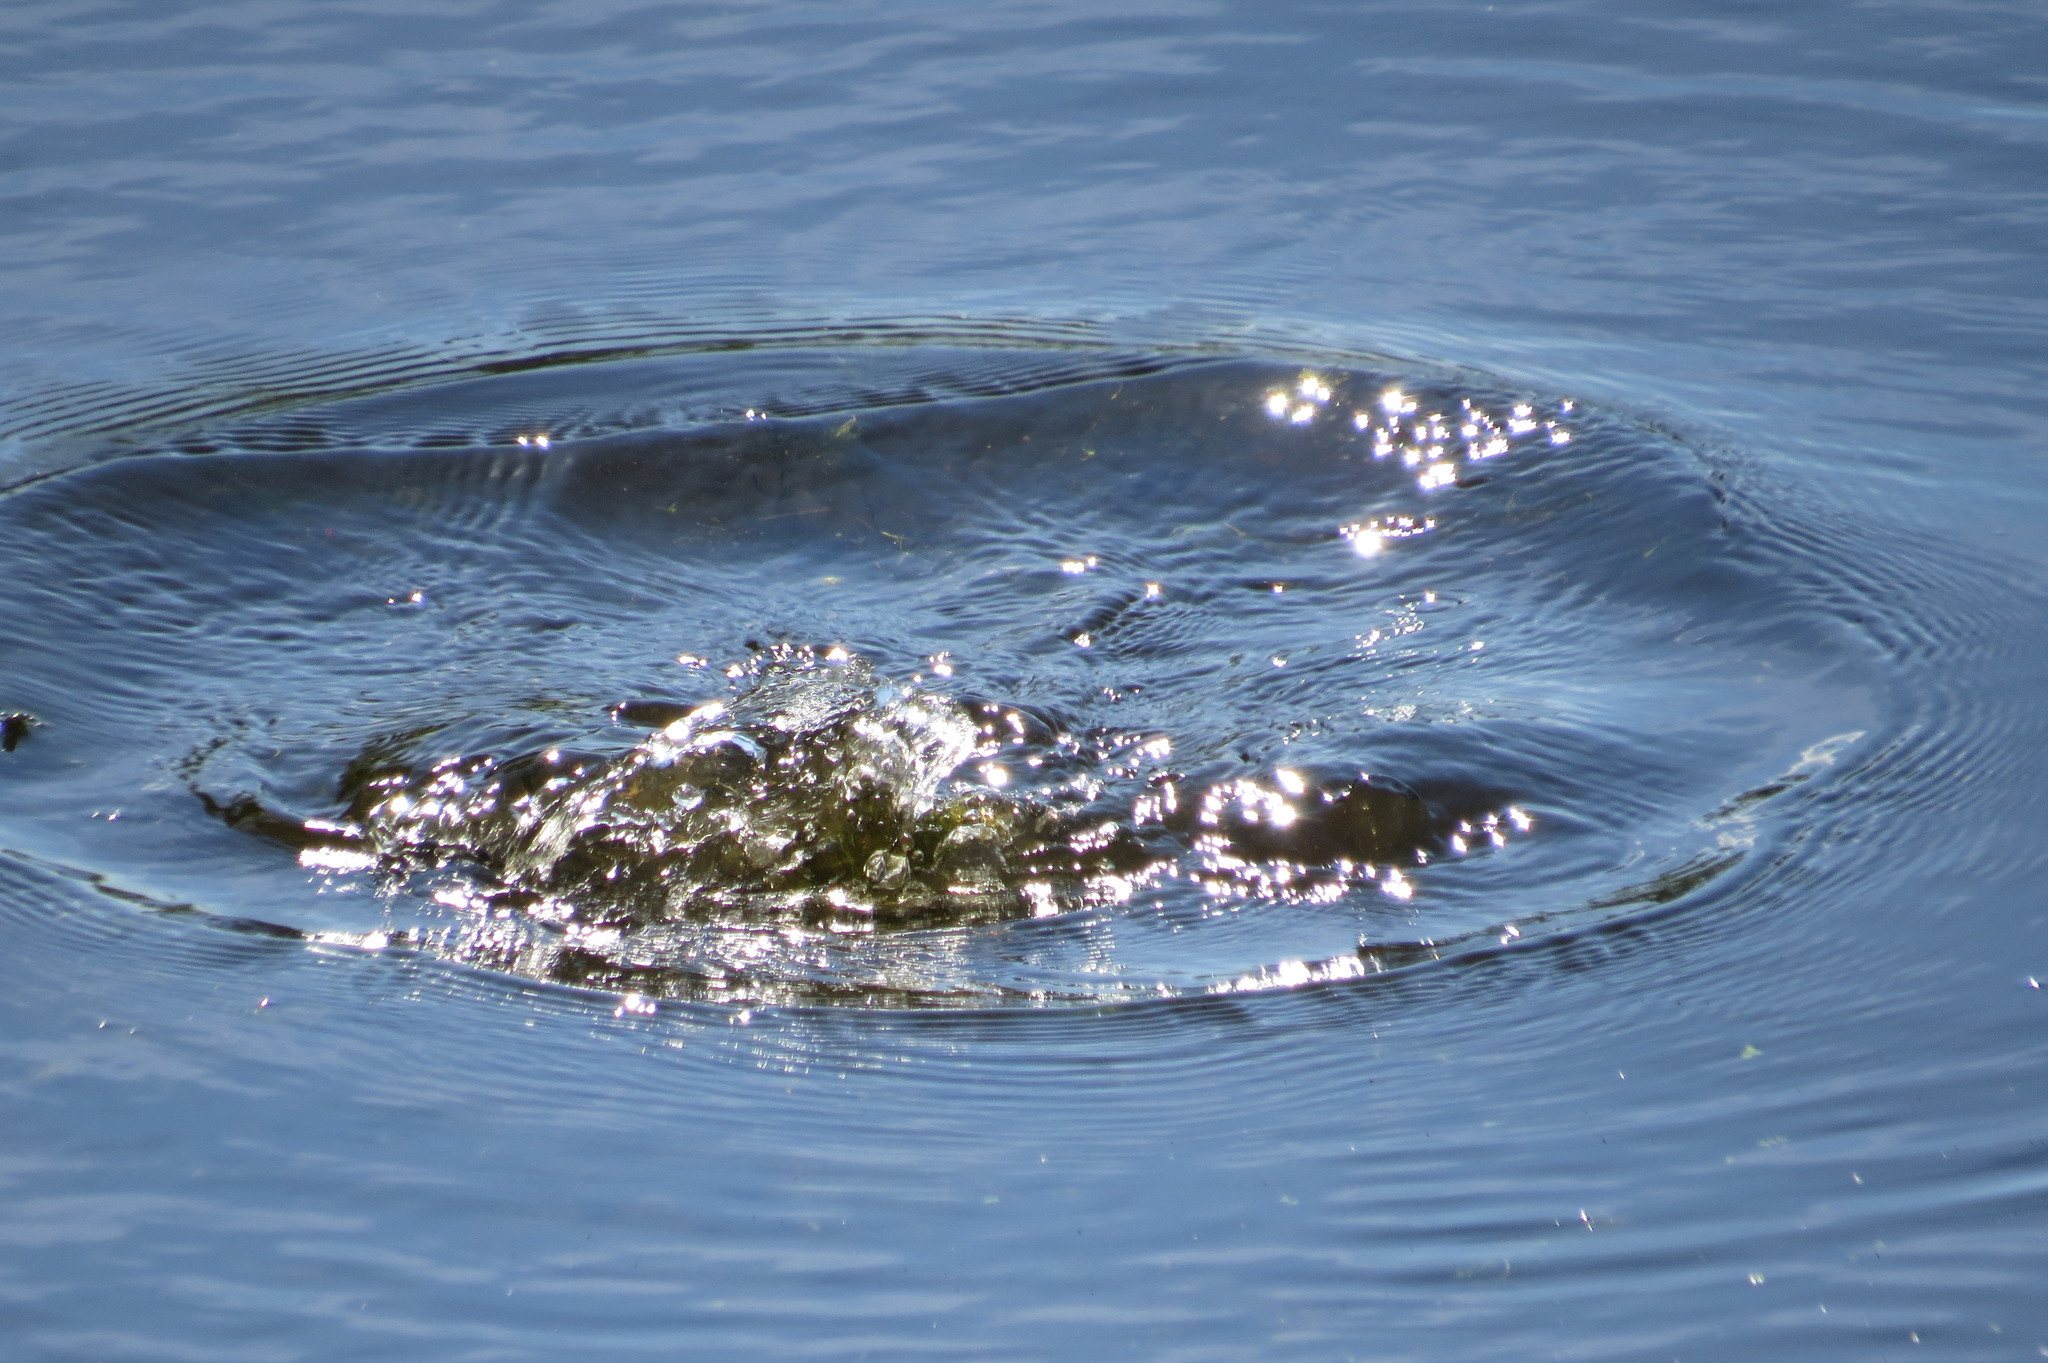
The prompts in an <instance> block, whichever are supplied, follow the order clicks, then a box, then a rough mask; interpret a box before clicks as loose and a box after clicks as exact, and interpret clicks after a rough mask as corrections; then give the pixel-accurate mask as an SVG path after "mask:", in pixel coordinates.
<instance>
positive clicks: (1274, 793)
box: [201, 649, 1444, 932]
mask: <svg viewBox="0 0 2048 1363" xmlns="http://www.w3.org/2000/svg"><path fill="white" fill-rule="evenodd" d="M978 711H979V712H983V713H985V714H994V715H998V716H1000V718H1001V720H1003V721H1007V728H1004V729H1003V730H1002V737H1003V738H1006V739H1008V740H1009V741H1010V742H1011V743H1020V742H1023V741H1024V740H1022V739H1019V738H1017V737H1015V736H1014V735H1016V734H1019V733H1024V732H1030V733H1031V734H1032V736H1033V739H1034V740H1035V742H1036V746H1037V747H1039V748H1040V749H1042V750H1044V751H1046V752H1056V750H1057V749H1058V748H1059V746H1060V741H1061V736H1060V735H1058V734H1057V733H1056V732H1054V731H1053V729H1052V727H1051V726H1050V725H1048V724H1046V723H1045V722H1043V721H1035V722H1032V723H1028V724H1027V722H1026V721H1025V720H1024V719H1023V718H1022V715H1023V712H1021V711H1014V710H1012V711H1004V710H1003V709H1002V708H1001V707H998V706H993V705H987V706H976V705H972V704H969V703H966V702H962V701H959V700H955V699H953V698H950V697H947V696H944V695H940V694H936V693H933V692H930V691H925V690H920V689H917V688H914V687H899V686H897V685H896V684H894V683H892V682H889V681H887V680H886V679H883V678H880V677H878V676H877V674H876V673H875V672H874V670H873V668H872V667H870V666H869V665H868V664H867V663H866V662H864V661H862V660H860V659H858V658H853V657H850V656H847V655H845V654H844V653H843V652H842V651H838V650H835V651H834V652H833V653H832V654H829V655H826V656H824V657H819V656H818V655H816V654H814V653H812V652H810V651H808V650H788V649H784V650H780V651H778V652H777V653H775V654H774V655H773V656H771V657H769V658H768V659H767V660H766V662H765V663H761V664H759V665H757V667H756V669H755V679H754V681H753V684H752V685H751V686H749V687H748V688H747V689H745V690H744V691H741V692H740V693H738V694H736V695H735V696H733V697H732V698H731V699H730V700H725V701H710V702H708V703H704V704H701V705H697V706H695V707H691V708H688V709H684V708H682V707H668V706H662V705H658V704H652V703H639V704H631V705H625V706H620V707H615V709H614V711H613V714H614V716H615V717H619V718H624V719H633V718H649V717H652V718H657V719H659V718H666V717H667V716H669V715H673V716H674V718H672V719H669V721H668V722H667V723H665V724H663V725H662V726H661V727H660V728H658V729H656V730H655V731H653V732H652V733H650V734H648V736H647V737H646V738H645V739H644V740H643V741H641V742H640V743H638V744H637V745H635V746H634V747H632V748H631V749H629V750H628V751H626V752H624V753H622V754H619V755H616V756H612V757H602V756H597V755H592V754H585V753H576V752H572V751H568V750H565V749H562V748H559V747H556V748H548V749H544V750H541V751H538V752H530V753H523V754H520V755H517V756H514V757H510V758H506V759H499V758H496V757H493V756H490V755H462V756H454V757H448V758H444V759H441V760H439V761H435V762H432V763H429V764H427V765H425V766H423V767H416V766H408V765H406V764H404V763H403V762H396V761H389V762H362V763H358V764H356V766H354V767H352V768H351V769H350V772H349V774H348V776H347V777H345V779H344V782H343V788H342V790H341V792H340V794H341V798H342V800H343V801H344V803H345V812H344V813H343V815H342V816H341V817H340V818H336V819H331V820H330V819H307V820H297V819H293V818H291V817H290V816H288V815H282V814H278V813H275V812H273V811H270V810H268V809H265V808H264V807H262V806H261V805H259V804H258V803H257V802H256V801H254V800H253V799H251V798H248V797H243V798H240V799H237V800H234V801H229V802H226V803H222V802H218V801H215V800H214V799H212V798H211V797H208V796H205V795H202V796H201V798H202V799H204V800H206V802H207V804H208V806H209V807H210V808H212V809H213V810H214V812H215V813H216V814H218V815H219V816H220V817H222V818H224V819H225V820H226V821H227V822H229V823H230V824H233V825H235V826H237V827H241V828H245V829H247V830H249V831H251V832H255V833H259V834H262V835H264V836H267V837H270V838H272V839H274V840H277V841H281V842H286V843H288V844H291V845H293V846H295V847H297V848H298V849H299V854H300V859H301V860H302V861H303V862H305V863H306V864H308V865H310V866H324V867H331V868H340V869H347V868H363V869H368V868H372V867H374V868H379V869H381V870H383V871H384V872H386V873H387V874H389V875H392V876H400V877H402V876H406V875H411V874H414V873H417V872H419V871H422V870H452V869H458V868H459V869H461V870H463V871H465V872H466V873H468V874H469V875H471V876H472V877H473V879H474V882H475V883H476V885H477V888H478V889H479V890H481V891H482V894H483V897H484V901H485V902H487V903H488V904H489V905H491V906H492V907H493V908H495V909H499V910H504V909H512V910H516V911H518V912H520V913H522V914H524V915H526V916H528V917H531V918H534V919H538V920H541V921H544V922H546V921H552V922H556V923H564V924H576V925H579V926H581V927H585V928H590V927H598V928H608V929H616V930H620V931H623V932H630V931H632V930H634V929H639V928H647V927H654V926H658V925H662V924H668V923H675V922H683V921H694V922H700V923H713V924H721V923H722V924H728V925H735V926H739V925H749V924H752V925H759V924H766V923H777V922H781V923H789V924H793V925H800V926H803V927H807V928H822V929H827V930H832V931H837V932H873V931H891V930H904V929H911V928H920V927H935V926H959V925H966V924H972V923H978V922H995V921H1002V920H1006V919H1013V918H1023V917H1045V916H1049V915H1053V914H1058V913H1061V912H1065V911H1068V910H1071V909H1076V908H1082V907H1087V906H1089V905H1091V904H1099V903H1107V902H1118V901H1121V900H1123V899H1126V898H1128V897H1129V895H1130V894H1131V893H1132V891H1133V890H1134V888H1136V887H1137V886H1139V885H1141V884H1143V883H1144V882H1146V881H1147V880H1149V879H1151V878H1153V877H1156V876H1159V875H1165V874H1186V875H1189V876H1191V877H1194V878H1196V879H1198V880H1202V881H1204V882H1205V883H1208V884H1211V885H1212V886H1215V887H1218V888H1219V889H1221V890H1223V891H1226V892H1227V891H1228V890H1230V889H1233V888H1235V889H1237V890H1241V891H1248V892H1249V891H1261V892H1270V891H1274V890H1285V889H1287V888H1288V887H1294V888H1295V889H1297V890H1299V889H1301V888H1303V887H1307V886H1311V885H1318V884H1319V885H1323V886H1329V885H1331V884H1333V883H1353V882H1357V881H1360V880H1365V879H1372V878H1374V877H1376V876H1378V875H1380V874H1382V873H1383V872H1386V871H1390V870H1391V871H1392V873H1393V874H1394V875H1395V876H1396V878H1398V874H1399V872H1398V870H1397V869H1394V868H1397V867H1398V866H1400V865H1410V866H1412V865H1414V864H1415V863H1417V862H1418V861H1422V860H1426V859H1427V858H1428V856H1429V855H1430V853H1431V851H1432V849H1434V848H1436V847H1438V846H1440V845H1441V844H1442V843H1443V841H1444V839H1443V837H1442V835H1441V834H1440V833H1439V831H1438V829H1437V827H1436V821H1433V820H1432V818H1431V816H1430V812H1429V810H1428V808H1427V806H1426V805H1425V803H1424V802H1423V800H1422V799H1421V797H1419V796H1418V795H1416V794H1415V793H1414V792H1413V791H1410V790H1408V789H1407V788H1406V787H1402V786H1398V785H1395V784H1392V783H1389V782H1385V781H1375V780H1372V779H1369V778H1365V777H1362V776H1360V777H1356V778H1348V777H1345V776H1341V775H1337V774H1332V773H1328V772H1322V773H1318V772H1313V771H1297V770H1292V769H1280V770H1277V771H1274V772H1272V773H1270V774H1267V775H1264V776H1260V777H1254V776H1248V775H1242V774H1239V775H1233V776H1230V777H1228V778H1226V779H1220V780H1214V781H1209V782H1190V781H1189V780H1188V779H1187V778H1186V777H1185V776H1184V775H1181V774H1178V773H1173V772H1169V771H1159V772H1154V773H1152V774H1151V776H1150V777H1149V778H1148V779H1146V780H1144V781H1143V782H1138V781H1135V780H1134V781H1132V782H1130V783H1129V789H1128V790H1123V791H1119V790H1117V789H1112V788H1109V787H1106V786H1105V785H1104V784H1103V783H1102V782H1101V781H1100V780H1095V779H1087V778H1084V779H1081V780H1068V781H1065V782H1054V783H1053V784H1051V785H1050V786H1049V787H1046V788H1040V789H1036V790H1033V789H1029V788H1023V789H1008V788H1006V787H1007V786H1008V782H1009V777H1008V774H1007V769H1006V770H1005V771H1004V772H1003V773H1002V775H1001V776H1000V778H999V781H998V783H995V784H991V783H990V781H989V780H988V779H986V777H987V775H988V774H989V769H988V766H987V765H986V764H983V765H982V766H981V767H980V768H978V769H977V768H976V767H975V766H974V764H973V762H972V759H975V758H977V757H986V756H988V755H989V754H990V753H991V752H992V751H994V746H993V745H992V743H991V741H990V736H991V734H992V733H993V732H994V731H996V730H997V729H998V728H1001V727H1002V726H1001V725H1000V724H998V723H995V722H990V721H988V720H986V719H978V718H977V712H978ZM1010 751H1011V753H1012V754H1014V752H1015V749H1014V748H1012V749H1011V750H1010ZM1013 765H1014V764H1013ZM1034 765H1037V766H1044V765H1045V764H1044V761H1043V759H1040V760H1039V761H1038V762H1037V763H1035V764H1034ZM1053 765H1054V767H1055V768H1056V767H1057V763H1054V764H1053ZM977 775H979V776H982V777H983V778H984V779H979V780H977V779H974V778H975V776H977Z"/></svg>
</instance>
